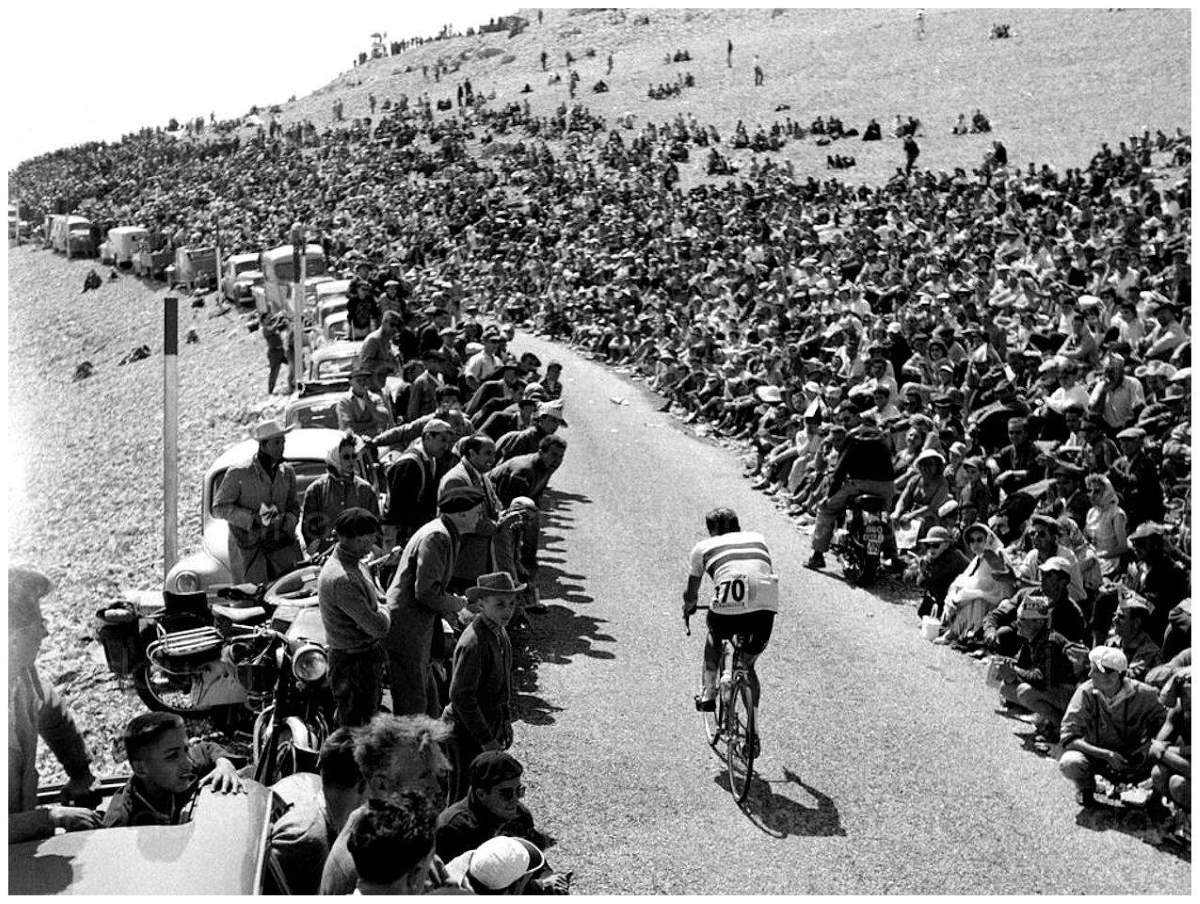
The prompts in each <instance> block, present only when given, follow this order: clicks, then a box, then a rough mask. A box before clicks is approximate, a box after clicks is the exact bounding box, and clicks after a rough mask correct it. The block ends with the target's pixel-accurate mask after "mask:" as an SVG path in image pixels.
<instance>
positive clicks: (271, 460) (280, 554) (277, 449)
mask: <svg viewBox="0 0 1200 904" xmlns="http://www.w3.org/2000/svg"><path fill="white" fill-rule="evenodd" d="M291 429H292V428H290V427H288V428H285V427H283V426H282V425H281V424H280V423H279V422H278V421H274V420H265V421H260V422H259V423H257V424H255V425H254V429H253V430H252V431H251V434H250V435H251V437H252V438H253V439H256V440H258V451H257V452H256V453H255V455H254V457H253V458H252V459H250V460H249V461H248V462H245V463H244V464H241V465H238V466H235V467H232V468H230V469H229V471H228V472H227V473H226V474H225V479H224V480H222V481H221V486H220V489H218V490H217V495H216V497H215V498H214V499H213V515H214V516H216V517H217V518H222V519H224V520H225V521H228V522H229V568H230V571H231V572H232V574H233V580H234V583H241V582H243V581H250V582H253V583H255V584H261V583H263V582H265V581H269V580H273V579H274V578H277V577H279V576H280V575H281V574H285V573H286V572H288V571H290V570H291V569H292V568H294V567H295V566H296V565H297V563H299V562H300V560H301V559H302V558H303V555H304V553H303V550H302V549H301V548H300V540H299V538H298V537H297V536H296V525H297V524H299V522H300V497H299V495H298V493H297V492H296V472H295V471H294V470H293V469H292V466H291V465H289V464H288V463H287V462H285V461H284V460H283V446H284V437H285V435H286V434H287V433H288V431H289V430H291Z"/></svg>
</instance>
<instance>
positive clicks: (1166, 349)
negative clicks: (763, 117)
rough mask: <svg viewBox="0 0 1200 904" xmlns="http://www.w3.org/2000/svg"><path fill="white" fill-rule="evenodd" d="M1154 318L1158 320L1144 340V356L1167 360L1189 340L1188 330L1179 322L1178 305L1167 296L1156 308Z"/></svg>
mask: <svg viewBox="0 0 1200 904" xmlns="http://www.w3.org/2000/svg"><path fill="white" fill-rule="evenodd" d="M1160 297H1161V296H1160ZM1154 319H1155V320H1156V321H1157V323H1156V324H1155V327H1154V329H1152V330H1151V331H1150V334H1149V335H1148V336H1146V338H1145V339H1143V340H1142V342H1143V343H1144V345H1145V351H1144V354H1143V357H1144V358H1158V359H1163V360H1165V359H1167V358H1169V357H1170V356H1171V353H1172V352H1174V351H1175V349H1177V348H1178V347H1179V346H1181V345H1182V344H1183V343H1185V342H1187V341H1188V334H1187V330H1185V329H1184V328H1183V324H1182V323H1180V322H1179V308H1178V306H1177V305H1176V304H1175V303H1174V302H1172V301H1168V300H1167V299H1166V298H1162V300H1161V301H1159V303H1158V305H1157V306H1156V307H1155V308H1154Z"/></svg>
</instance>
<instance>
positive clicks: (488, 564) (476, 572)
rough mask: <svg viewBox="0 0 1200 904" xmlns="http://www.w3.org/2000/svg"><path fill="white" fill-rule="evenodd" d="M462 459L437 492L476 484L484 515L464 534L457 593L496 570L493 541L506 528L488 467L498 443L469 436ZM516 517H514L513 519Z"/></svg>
mask: <svg viewBox="0 0 1200 904" xmlns="http://www.w3.org/2000/svg"><path fill="white" fill-rule="evenodd" d="M458 450H459V453H460V454H461V455H462V459H461V460H460V461H459V463H458V464H456V465H455V466H454V467H453V468H451V469H450V470H449V471H447V472H446V476H444V477H443V478H442V482H441V484H440V485H439V486H438V493H439V494H441V493H444V492H446V491H447V490H451V489H454V488H455V487H476V488H478V489H480V490H482V491H483V516H482V517H481V518H480V519H479V523H478V524H477V525H476V526H475V529H474V530H472V531H471V532H470V533H466V534H464V535H463V537H462V544H461V546H460V547H459V550H458V559H457V560H456V562H455V565H454V583H453V587H452V589H453V590H454V591H455V592H456V593H458V592H462V591H463V590H465V589H466V588H467V587H471V586H473V585H474V584H475V579H476V578H478V577H479V576H480V575H481V574H485V573H487V572H489V571H493V570H494V568H493V564H494V560H495V554H494V553H493V551H492V541H493V539H494V538H495V536H496V533H497V531H499V530H502V529H503V525H502V524H501V519H500V498H499V497H498V496H497V495H496V488H495V487H494V486H493V485H492V479H491V478H490V477H488V471H490V470H491V469H492V467H493V466H494V465H495V464H496V444H495V443H494V442H492V440H491V439H490V438H489V437H487V436H483V435H478V434H477V435H475V436H468V437H467V438H466V439H464V440H462V442H461V443H460V444H459V446H458ZM511 520H515V519H510V521H511Z"/></svg>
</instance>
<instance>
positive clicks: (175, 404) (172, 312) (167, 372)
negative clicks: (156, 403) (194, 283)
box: [163, 295, 179, 580]
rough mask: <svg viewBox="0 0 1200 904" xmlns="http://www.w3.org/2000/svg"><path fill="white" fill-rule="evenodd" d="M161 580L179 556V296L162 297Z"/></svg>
mask: <svg viewBox="0 0 1200 904" xmlns="http://www.w3.org/2000/svg"><path fill="white" fill-rule="evenodd" d="M163 303H164V304H163V579H164V580H165V579H166V576H167V572H169V571H170V570H171V567H172V566H173V565H174V564H175V560H176V559H177V558H178V557H179V299H178V298H176V297H175V296H173V295H168V296H167V297H166V298H164V299H163Z"/></svg>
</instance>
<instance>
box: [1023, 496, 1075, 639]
mask: <svg viewBox="0 0 1200 904" xmlns="http://www.w3.org/2000/svg"><path fill="white" fill-rule="evenodd" d="M1017 498H1020V497H1017ZM1062 528H1063V526H1062V525H1061V524H1059V523H1058V521H1057V520H1056V519H1054V518H1051V517H1050V516H1049V515H1046V514H1043V513H1041V512H1036V513H1034V514H1032V515H1030V516H1029V523H1028V524H1027V525H1026V527H1025V538H1026V539H1027V540H1028V541H1029V545H1030V549H1029V550H1028V551H1027V552H1025V553H1023V554H1021V556H1020V557H1019V558H1017V559H1016V573H1017V578H1018V579H1019V580H1021V581H1023V582H1025V583H1026V584H1038V583H1040V582H1041V580H1042V569H1041V566H1042V565H1044V564H1045V563H1046V562H1047V561H1049V560H1050V559H1051V558H1054V557H1055V556H1057V557H1058V558H1060V559H1063V560H1064V561H1066V563H1067V566H1068V569H1069V572H1070V576H1071V580H1070V583H1069V584H1068V586H1067V595H1068V596H1070V597H1071V599H1072V600H1073V601H1075V602H1076V603H1083V601H1084V600H1085V599H1086V598H1087V589H1086V588H1085V587H1084V584H1083V569H1082V568H1080V565H1079V557H1078V556H1076V555H1075V553H1074V551H1073V550H1072V549H1071V548H1070V547H1069V546H1067V544H1066V543H1064V542H1063V541H1062ZM1055 630H1056V631H1061V630H1062V629H1061V628H1055ZM1064 633H1066V632H1064ZM1071 636H1072V638H1074V635H1073V634H1072V635H1071Z"/></svg>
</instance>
